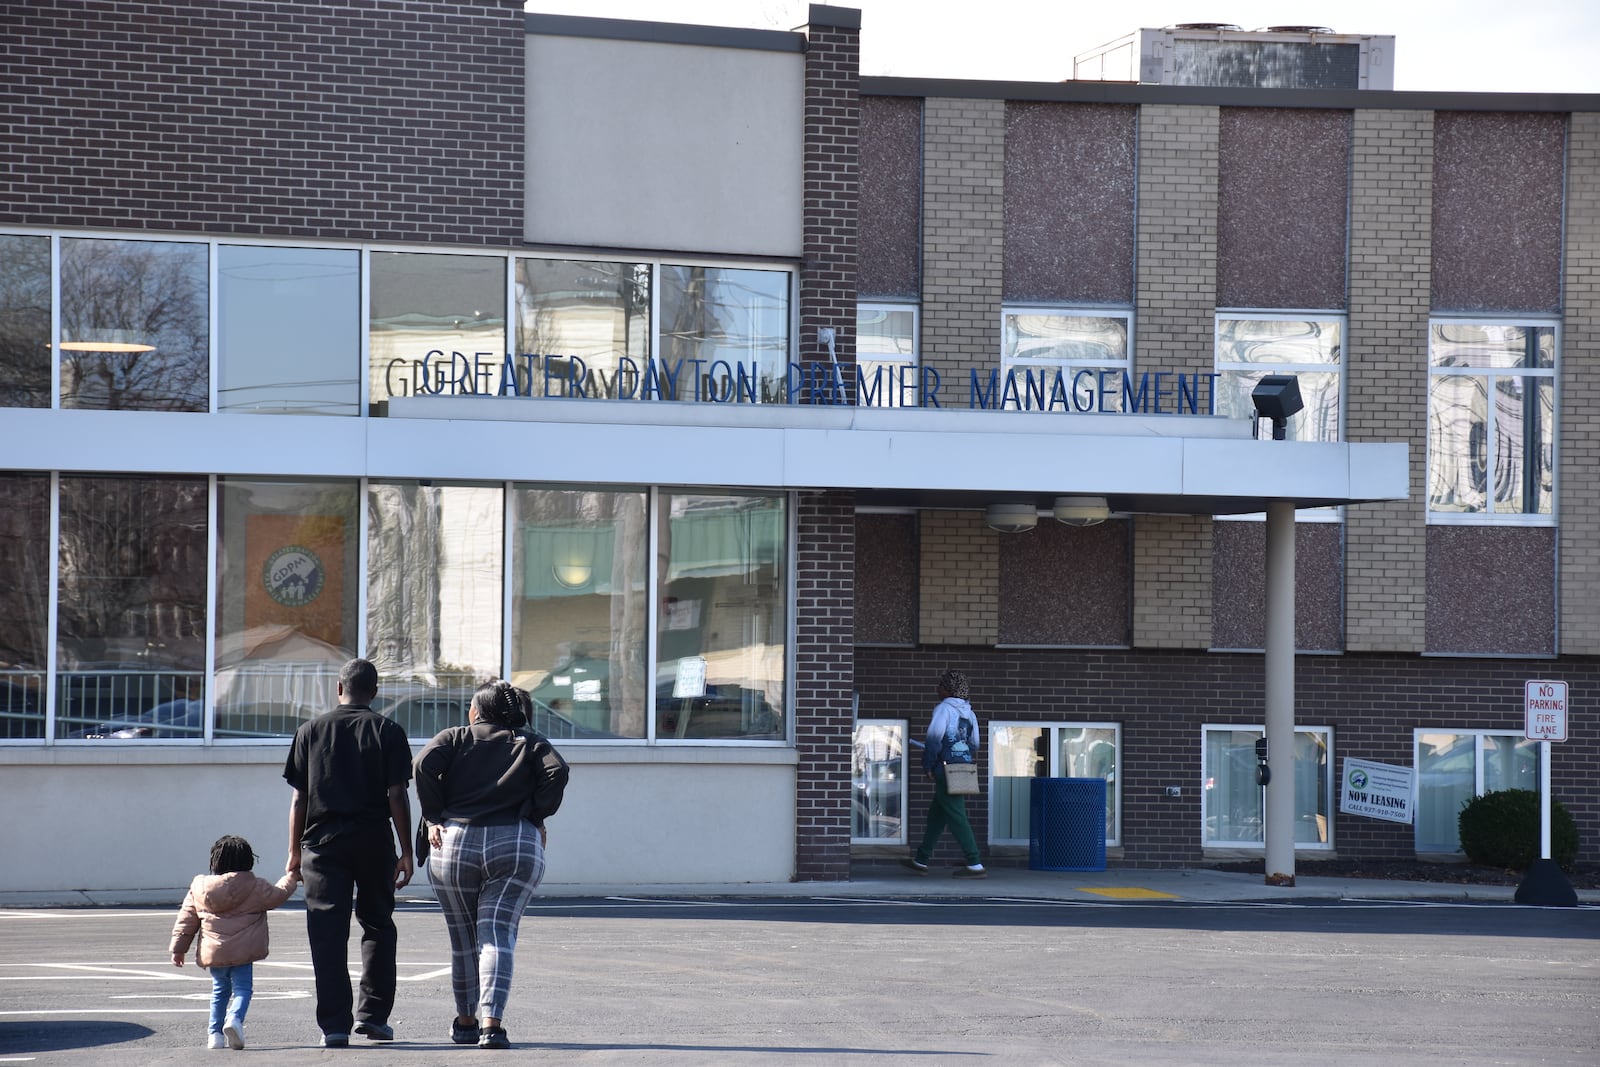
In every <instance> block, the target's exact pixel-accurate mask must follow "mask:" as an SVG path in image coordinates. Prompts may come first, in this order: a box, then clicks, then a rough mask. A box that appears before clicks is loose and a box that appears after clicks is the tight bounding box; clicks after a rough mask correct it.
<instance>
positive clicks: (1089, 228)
mask: <svg viewBox="0 0 1600 1067" xmlns="http://www.w3.org/2000/svg"><path fill="white" fill-rule="evenodd" d="M1137 117H1138V112H1137V110H1136V109H1135V108H1133V107H1131V106H1128V105H1122V104H1054V103H1033V102H1026V103H1024V102H1012V103H1009V104H1007V105H1006V202H1005V242H1006V243H1005V298H1006V299H1007V300H1017V301H1037V302H1069V303H1094V304H1113V305H1118V306H1124V307H1125V306H1127V305H1130V304H1132V303H1133V231H1134V191H1135V171H1136V167H1137V163H1136V157H1137V142H1136V132H1135V131H1136V129H1137Z"/></svg>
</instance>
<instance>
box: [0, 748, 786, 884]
mask: <svg viewBox="0 0 1600 1067" xmlns="http://www.w3.org/2000/svg"><path fill="white" fill-rule="evenodd" d="M285 754H286V749H285V747H284V746H282V745H272V746H264V745H251V746H241V747H230V746H215V747H212V748H209V749H207V748H200V747H192V746H191V747H179V746H173V745H141V744H127V745H123V744H117V743H97V744H96V745H95V746H93V747H90V746H79V745H70V746H68V745H63V746H57V747H51V748H47V749H40V748H31V749H29V748H20V747H16V748H12V747H5V748H0V799H3V801H4V806H5V811H6V815H5V818H4V819H0V892H27V893H45V894H58V895H61V896H62V899H63V900H65V899H67V894H70V893H72V892H74V891H86V892H93V893H108V892H109V893H116V892H118V891H124V890H129V891H132V890H138V891H146V890H166V889H172V890H174V891H178V892H179V895H181V889H182V887H184V886H186V885H187V884H188V882H189V879H190V878H192V877H193V876H194V875H195V874H197V873H200V872H201V871H203V870H204V869H205V867H206V863H207V860H208V857H209V853H210V849H211V843H212V842H213V841H215V840H216V839H217V838H218V837H221V836H222V835H223V834H239V835H241V836H243V837H245V838H246V839H248V840H249V841H250V843H251V845H252V846H254V848H255V850H256V853H257V855H258V856H259V857H260V859H259V861H258V863H257V865H256V871H257V873H259V874H262V875H272V876H276V875H277V874H278V873H281V872H282V870H283V864H284V860H285V855H286V852H287V849H288V839H289V831H288V811H289V788H288V786H287V785H285V784H284V781H283V777H282V774H283V760H284V756H285ZM562 754H563V755H564V756H566V757H567V760H568V762H569V763H571V764H572V783H571V785H570V786H569V787H568V790H567V795H566V801H565V803H564V804H563V806H562V809H561V811H560V813H559V814H557V815H556V817H555V818H553V819H552V820H551V821H550V834H551V840H550V854H549V864H548V869H547V871H546V875H545V884H546V885H547V886H550V887H559V886H560V885H563V884H566V885H596V884H623V885H627V884H641V883H695V882H787V881H789V880H791V879H792V878H793V876H794V854H795V829H794V827H795V810H794V797H795V753H794V750H793V749H788V748H761V749H754V750H751V751H748V752H739V751H737V750H735V749H732V748H728V747H719V748H711V747H707V748H662V747H653V748H645V747H639V748H626V749H624V748H579V747H575V746H569V747H567V748H563V749H562ZM412 803H413V814H415V795H414V794H413V797H412ZM423 885H424V887H425V886H426V883H425V882H424V883H423ZM174 899H176V898H174Z"/></svg>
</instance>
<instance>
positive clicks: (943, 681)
mask: <svg viewBox="0 0 1600 1067" xmlns="http://www.w3.org/2000/svg"><path fill="white" fill-rule="evenodd" d="M939 684H940V685H942V686H944V688H945V691H946V692H948V693H949V694H950V695H951V696H953V697H960V698H961V699H962V700H965V699H967V695H968V694H969V693H971V691H972V683H971V682H968V681H967V676H966V675H965V674H963V673H962V672H960V671H945V672H944V673H943V674H941V675H939Z"/></svg>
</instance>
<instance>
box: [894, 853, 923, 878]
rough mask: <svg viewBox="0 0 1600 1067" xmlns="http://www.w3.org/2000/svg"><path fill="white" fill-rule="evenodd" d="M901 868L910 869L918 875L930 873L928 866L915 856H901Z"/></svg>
mask: <svg viewBox="0 0 1600 1067" xmlns="http://www.w3.org/2000/svg"><path fill="white" fill-rule="evenodd" d="M900 866H902V867H909V868H911V869H912V870H913V871H916V872H917V873H918V874H927V873H928V865H927V864H926V863H923V862H922V861H921V860H919V859H917V858H916V857H915V856H901V857H900Z"/></svg>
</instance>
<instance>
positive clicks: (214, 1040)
mask: <svg viewBox="0 0 1600 1067" xmlns="http://www.w3.org/2000/svg"><path fill="white" fill-rule="evenodd" d="M227 1047H228V1039H227V1038H225V1037H223V1036H222V1035H221V1034H212V1035H211V1036H210V1037H208V1038H207V1039H206V1048H227Z"/></svg>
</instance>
